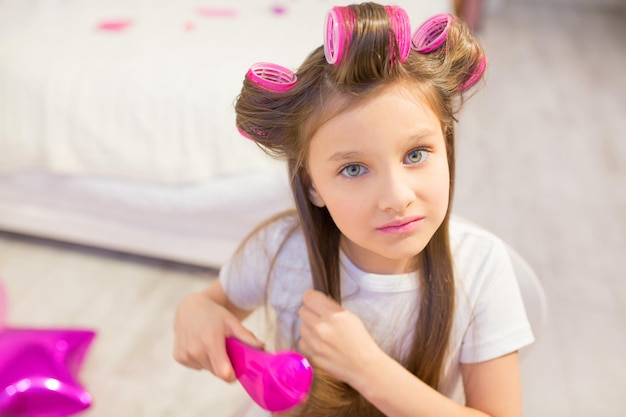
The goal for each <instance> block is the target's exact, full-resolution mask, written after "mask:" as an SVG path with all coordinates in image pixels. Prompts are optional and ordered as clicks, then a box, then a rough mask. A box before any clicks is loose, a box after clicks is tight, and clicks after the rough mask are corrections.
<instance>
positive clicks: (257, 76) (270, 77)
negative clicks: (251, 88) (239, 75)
mask: <svg viewBox="0 0 626 417" xmlns="http://www.w3.org/2000/svg"><path fill="white" fill-rule="evenodd" d="M246 77H247V78H248V80H250V81H251V82H252V83H253V84H255V85H256V86H257V87H260V88H263V89H265V90H267V91H272V92H277V93H282V92H285V91H289V89H291V88H292V87H293V86H294V85H296V81H298V78H297V77H296V75H295V74H294V73H293V72H292V71H290V70H289V69H287V68H285V67H283V66H280V65H276V64H272V63H269V62H258V63H256V64H254V65H252V66H251V67H250V69H249V70H248V73H247V74H246Z"/></svg>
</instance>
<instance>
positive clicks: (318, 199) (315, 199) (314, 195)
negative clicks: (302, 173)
mask: <svg viewBox="0 0 626 417" xmlns="http://www.w3.org/2000/svg"><path fill="white" fill-rule="evenodd" d="M309 200H310V201H311V203H313V205H314V206H317V207H324V206H325V205H326V203H324V200H323V199H322V196H320V195H319V193H318V192H317V190H316V189H315V186H314V185H313V183H311V185H309Z"/></svg>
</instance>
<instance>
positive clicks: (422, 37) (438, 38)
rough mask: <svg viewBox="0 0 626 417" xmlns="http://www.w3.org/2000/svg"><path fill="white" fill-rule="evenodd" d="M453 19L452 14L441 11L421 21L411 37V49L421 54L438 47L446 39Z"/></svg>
mask: <svg viewBox="0 0 626 417" xmlns="http://www.w3.org/2000/svg"><path fill="white" fill-rule="evenodd" d="M453 21H454V16H452V15H451V14H448V13H441V14H437V15H435V16H433V17H431V18H430V19H428V20H427V21H425V22H424V23H422V25H421V26H420V27H419V28H417V30H416V31H415V33H414V34H413V37H412V39H411V43H412V44H413V49H415V50H416V51H417V52H419V53H421V54H427V53H429V52H432V51H434V50H436V49H437V48H439V47H440V46H441V45H442V44H443V42H444V41H445V40H446V37H447V36H448V31H449V30H450V25H451V24H452V22H453Z"/></svg>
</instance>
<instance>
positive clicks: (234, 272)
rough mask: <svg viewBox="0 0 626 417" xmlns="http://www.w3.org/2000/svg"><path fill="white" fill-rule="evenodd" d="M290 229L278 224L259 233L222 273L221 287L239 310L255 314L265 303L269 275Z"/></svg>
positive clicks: (223, 268) (249, 239) (230, 261)
mask: <svg viewBox="0 0 626 417" xmlns="http://www.w3.org/2000/svg"><path fill="white" fill-rule="evenodd" d="M287 227H288V224H287V223H286V222H285V221H275V222H273V223H270V224H269V225H267V226H265V227H264V228H262V229H261V230H259V231H257V232H255V233H254V234H253V235H252V236H251V237H249V238H248V239H247V240H246V241H245V242H244V243H243V244H242V246H241V247H240V248H239V249H238V250H237V252H236V253H235V254H234V255H233V257H232V258H231V259H230V260H229V261H228V262H227V263H226V264H224V265H223V266H222V268H221V269H220V274H219V279H220V283H221V284H222V287H223V288H224V291H225V292H226V295H227V296H228V298H229V299H230V301H231V302H232V303H233V304H235V305H236V306H237V307H239V308H242V309H244V310H254V309H256V308H258V307H260V306H262V305H263V303H264V302H265V295H266V286H267V283H268V279H269V274H270V272H271V268H272V265H273V262H274V260H275V259H274V258H275V257H276V253H277V252H278V251H279V248H280V247H281V245H282V242H283V241H284V240H285V236H286V233H287V232H286V228H287Z"/></svg>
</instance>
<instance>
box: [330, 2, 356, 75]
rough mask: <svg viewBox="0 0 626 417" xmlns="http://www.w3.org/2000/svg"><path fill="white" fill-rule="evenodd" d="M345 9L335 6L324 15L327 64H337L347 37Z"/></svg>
mask: <svg viewBox="0 0 626 417" xmlns="http://www.w3.org/2000/svg"><path fill="white" fill-rule="evenodd" d="M345 10H346V8H344V7H339V6H336V7H333V8H332V9H331V10H330V11H329V12H328V15H327V16H326V23H325V25H324V55H325V56H326V61H327V62H328V63H329V64H335V65H336V64H339V61H340V59H341V55H342V54H343V49H344V47H345V43H346V39H348V34H346V28H345V23H344V18H343V15H344V13H343V12H344V11H345ZM350 36H351V34H350Z"/></svg>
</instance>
